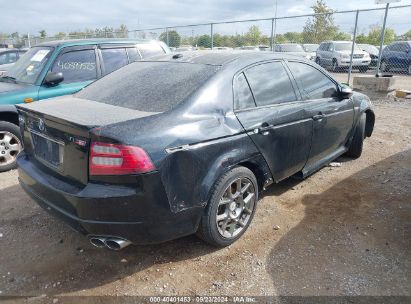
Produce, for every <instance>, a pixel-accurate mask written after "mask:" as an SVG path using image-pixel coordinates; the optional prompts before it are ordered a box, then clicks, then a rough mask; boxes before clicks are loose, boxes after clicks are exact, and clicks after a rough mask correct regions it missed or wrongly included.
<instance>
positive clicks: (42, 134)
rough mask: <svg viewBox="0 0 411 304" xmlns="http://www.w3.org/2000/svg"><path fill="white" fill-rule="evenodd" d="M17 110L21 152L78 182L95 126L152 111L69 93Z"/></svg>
mask: <svg viewBox="0 0 411 304" xmlns="http://www.w3.org/2000/svg"><path fill="white" fill-rule="evenodd" d="M18 109H19V112H20V115H21V118H22V119H21V121H24V126H22V128H23V130H22V131H23V142H24V151H25V154H26V155H27V156H28V157H30V158H31V159H33V160H34V161H35V162H36V163H38V164H41V165H42V166H43V167H44V169H45V170H51V171H52V172H53V174H56V175H58V176H61V177H64V178H66V179H70V180H72V181H75V182H77V183H79V184H82V185H85V184H86V183H87V182H88V157H89V147H90V142H91V137H92V135H93V134H94V133H95V132H97V129H96V128H103V127H104V126H107V125H113V124H116V123H120V122H124V121H127V120H131V119H138V118H142V117H146V116H150V115H153V114H156V113H151V112H141V111H137V110H130V109H126V108H123V107H117V106H113V105H108V104H104V103H99V102H95V101H91V100H87V99H80V98H75V97H72V96H69V97H60V98H55V99H51V100H46V101H41V102H36V103H32V104H24V105H18ZM113 140H114V141H116V139H113Z"/></svg>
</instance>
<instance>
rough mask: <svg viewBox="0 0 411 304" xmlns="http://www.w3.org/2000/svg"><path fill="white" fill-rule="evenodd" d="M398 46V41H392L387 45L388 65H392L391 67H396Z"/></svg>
mask: <svg viewBox="0 0 411 304" xmlns="http://www.w3.org/2000/svg"><path fill="white" fill-rule="evenodd" d="M399 48H400V45H399V43H393V44H391V45H390V46H389V49H388V53H387V57H388V65H389V66H390V67H393V68H396V67H398V53H399V52H398V51H399Z"/></svg>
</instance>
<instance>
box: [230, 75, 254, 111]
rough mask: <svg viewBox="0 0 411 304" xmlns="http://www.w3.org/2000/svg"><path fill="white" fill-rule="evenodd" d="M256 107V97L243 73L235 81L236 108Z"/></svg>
mask: <svg viewBox="0 0 411 304" xmlns="http://www.w3.org/2000/svg"><path fill="white" fill-rule="evenodd" d="M252 107H255V103H254V97H253V95H252V94H251V90H250V86H249V85H248V82H247V79H245V76H244V74H243V73H241V74H240V75H238V77H237V78H236V80H235V82H234V109H236V110H241V109H247V108H252Z"/></svg>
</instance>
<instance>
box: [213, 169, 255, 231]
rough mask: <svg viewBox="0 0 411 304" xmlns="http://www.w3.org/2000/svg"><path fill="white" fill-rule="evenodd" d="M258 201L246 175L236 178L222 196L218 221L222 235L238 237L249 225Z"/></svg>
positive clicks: (218, 210) (218, 227) (217, 216)
mask: <svg viewBox="0 0 411 304" xmlns="http://www.w3.org/2000/svg"><path fill="white" fill-rule="evenodd" d="M255 203H256V193H255V188H254V186H253V184H252V182H251V181H250V180H249V179H248V178H245V177H239V178H237V179H236V180H234V181H233V182H232V183H231V184H230V185H229V186H228V187H227V188H226V190H225V191H224V193H223V195H222V197H221V198H220V201H219V204H218V209H217V215H216V223H217V229H218V232H219V233H220V235H221V236H223V237H225V238H234V237H236V236H237V235H238V234H239V233H240V232H241V231H243V229H244V228H245V227H246V226H247V223H248V222H249V220H250V218H251V215H252V213H253V210H254V207H255Z"/></svg>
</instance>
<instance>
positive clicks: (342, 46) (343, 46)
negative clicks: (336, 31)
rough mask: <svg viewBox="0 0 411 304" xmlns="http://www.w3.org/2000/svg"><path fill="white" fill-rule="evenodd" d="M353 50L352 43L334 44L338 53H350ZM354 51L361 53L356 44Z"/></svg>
mask: <svg viewBox="0 0 411 304" xmlns="http://www.w3.org/2000/svg"><path fill="white" fill-rule="evenodd" d="M351 48H352V42H346V43H335V44H334V49H335V50H336V51H350V52H351ZM354 51H360V49H359V48H358V46H357V45H356V44H354Z"/></svg>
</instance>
